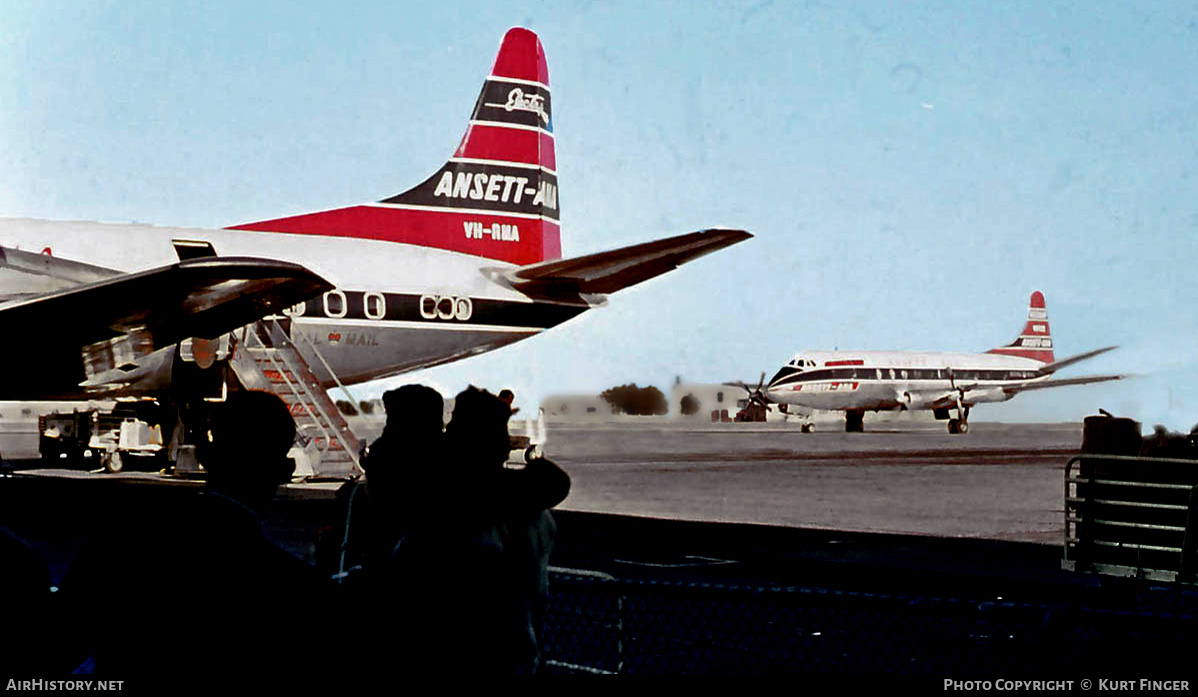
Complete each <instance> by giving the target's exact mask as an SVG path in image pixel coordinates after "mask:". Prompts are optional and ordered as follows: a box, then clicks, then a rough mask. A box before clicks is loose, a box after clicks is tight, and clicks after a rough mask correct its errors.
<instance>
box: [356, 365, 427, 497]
mask: <svg viewBox="0 0 1198 697" xmlns="http://www.w3.org/2000/svg"><path fill="white" fill-rule="evenodd" d="M383 407H384V408H386V410H387V426H386V427H385V428H384V429H383V436H384V438H380V439H379V440H377V441H375V443H374V444H373V445H371V447H370V456H369V457H367V458H365V459H364V460H362V467H363V468H364V469H365V470H366V478H367V480H368V484H369V486H370V492H371V496H374V495H376V494H380V493H384V494H385V492H386V490H387V489H390V488H392V486H394V485H400V484H401V482H403V481H404V480H406V479H409V478H410V477H412V476H417V475H419V474H420V473H419V472H418V471H416V470H414V469H413V468H411V467H408V466H405V463H407V464H413V465H414V464H416V463H422V462H423V460H424V459H426V458H427V457H429V456H431V455H433V454H434V453H435V452H437V450H438V449H439V448H440V447H441V442H442V438H443V435H444V434H443V433H442V431H443V430H444V428H445V400H444V399H443V398H442V397H441V393H440V392H438V391H436V390H434V389H433V388H431V387H428V386H426V385H404V386H403V387H400V388H398V389H394V390H389V391H387V392H384V393H383ZM409 483H410V482H409Z"/></svg>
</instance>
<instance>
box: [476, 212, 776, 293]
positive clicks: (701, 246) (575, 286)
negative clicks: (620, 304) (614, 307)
mask: <svg viewBox="0 0 1198 697" xmlns="http://www.w3.org/2000/svg"><path fill="white" fill-rule="evenodd" d="M750 237H752V235H751V234H749V233H747V232H745V231H744V230H725V229H712V230H700V231H699V232H691V233H688V234H685V235H678V236H676V237H668V238H666V239H662V240H655V241H653V242H645V243H643V244H636V245H632V246H631V247H622V248H620V249H613V250H610V251H607V252H599V253H597V254H587V255H585V256H581V257H574V258H571V259H556V260H553V261H544V262H540V263H537V264H529V265H527V266H521V267H519V268H516V269H497V268H489V269H484V273H487V275H488V276H489V277H491V278H492V279H494V280H498V281H502V282H505V283H506V284H507V285H510V286H511V287H512V288H515V289H516V290H519V291H520V292H522V293H525V294H526V295H529V296H532V297H547V298H563V299H565V298H572V297H575V296H578V295H583V294H605V293H614V292H615V291H617V290H621V289H623V288H627V287H629V286H634V285H636V284H638V283H640V282H642V281H647V280H649V279H650V278H653V277H655V276H659V275H661V274H663V273H665V272H667V271H672V270H674V269H676V268H678V267H679V266H681V265H682V264H685V263H686V262H688V261H691V260H693V259H697V258H698V257H701V256H703V255H704V254H709V253H711V252H714V251H716V250H719V249H723V248H724V247H728V246H731V245H733V244H736V243H737V242H741V241H744V240H747V239H749V238H750Z"/></svg>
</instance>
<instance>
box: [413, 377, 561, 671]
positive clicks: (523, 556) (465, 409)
mask: <svg viewBox="0 0 1198 697" xmlns="http://www.w3.org/2000/svg"><path fill="white" fill-rule="evenodd" d="M510 416H511V410H510V408H509V407H508V405H507V404H506V403H504V402H503V401H502V400H500V399H499V398H498V397H496V396H494V395H492V394H490V393H489V392H485V391H482V390H478V389H476V388H473V387H471V388H469V389H467V390H466V391H464V392H462V393H461V394H459V395H458V396H457V398H456V402H455V404H454V410H453V418H452V420H451V421H450V423H449V425H448V426H447V427H446V429H445V444H446V457H445V460H444V461H443V462H440V463H436V464H437V466H438V467H437V470H436V471H435V473H436V478H435V479H433V480H431V485H430V487H429V488H428V491H427V497H426V498H427V499H431V500H433V501H437V502H442V501H444V502H449V505H450V506H451V508H450V509H449V510H446V509H445V507H439V508H438V509H436V511H434V510H433V509H431V508H426V514H425V515H423V516H422V517H421V519H419V520H418V521H415V522H414V524H413V525H412V527H411V529H410V531H409V532H408V534H407V535H405V537H404V538H402V539H401V541H400V543H399V545H398V546H397V548H396V553H395V563H396V573H397V579H398V581H397V591H398V593H399V598H400V601H401V602H402V603H403V604H404V606H405V608H406V614H405V615H404V616H403V617H402V619H403V620H404V622H405V624H402V625H400V626H402V627H404V628H405V630H406V632H405V634H406V636H407V638H408V645H407V651H408V655H409V657H410V658H411V659H413V660H414V661H416V663H417V665H425V666H432V667H435V668H436V669H449V668H450V667H451V666H452V665H454V664H456V663H458V662H464V663H465V664H468V665H471V666H475V667H477V668H479V669H481V670H482V671H485V672H497V673H517V672H531V671H534V670H535V669H536V666H537V664H538V661H539V641H540V627H539V625H538V622H539V621H540V619H541V617H542V616H543V611H544V606H545V601H546V599H547V587H548V556H549V551H550V549H551V547H552V544H553V537H554V534H555V528H554V526H553V522H552V517H551V516H550V515H549V514H548V511H547V509H548V508H551V507H552V506H555V505H557V504H558V503H560V502H561V501H562V500H563V499H565V497H566V495H567V494H568V493H569V489H570V478H569V476H568V475H566V473H565V472H563V471H562V470H561V469H560V468H558V467H557V466H556V465H554V464H553V463H551V462H549V461H548V460H534V461H533V462H532V463H530V464H529V465H528V466H527V467H525V468H523V469H521V470H509V469H506V468H505V467H504V463H505V462H506V461H507V459H508V455H509V454H510V440H509V437H508V431H507V421H508V418H509V417H510ZM430 464H432V463H430Z"/></svg>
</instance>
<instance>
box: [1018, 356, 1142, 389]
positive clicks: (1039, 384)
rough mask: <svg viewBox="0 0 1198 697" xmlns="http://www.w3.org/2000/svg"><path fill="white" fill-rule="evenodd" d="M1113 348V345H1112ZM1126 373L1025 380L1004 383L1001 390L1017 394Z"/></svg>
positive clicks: (1086, 382) (1083, 382)
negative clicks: (1022, 382)
mask: <svg viewBox="0 0 1198 697" xmlns="http://www.w3.org/2000/svg"><path fill="white" fill-rule="evenodd" d="M1112 348H1114V347H1112ZM1125 377H1127V376H1126V375H1087V376H1085V377H1080V378H1058V379H1056V380H1038V381H1036V382H1027V383H1024V384H1022V385H1005V386H1003V391H1004V392H1006V393H1007V394H1017V393H1019V392H1026V391H1028V390H1043V389H1046V388H1049V387H1068V386H1070V385H1089V384H1091V383H1095V382H1108V381H1111V380H1122V379H1123V378H1125Z"/></svg>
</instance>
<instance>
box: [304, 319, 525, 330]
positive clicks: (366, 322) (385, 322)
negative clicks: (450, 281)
mask: <svg viewBox="0 0 1198 697" xmlns="http://www.w3.org/2000/svg"><path fill="white" fill-rule="evenodd" d="M291 321H292V322H294V323H296V324H299V325H300V326H304V325H307V324H335V325H339V326H346V327H367V328H370V329H376V328H378V329H388V328H394V329H432V330H442V329H443V330H445V331H458V332H468V331H479V332H512V333H516V334H535V333H537V332H542V331H545V328H544V327H515V326H508V325H499V324H469V323H458V324H450V323H449V322H448V321H447V322H445V323H438V322H413V321H408V320H390V319H350V318H348V317H347V318H343V319H337V318H335V317H292V318H291Z"/></svg>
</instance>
